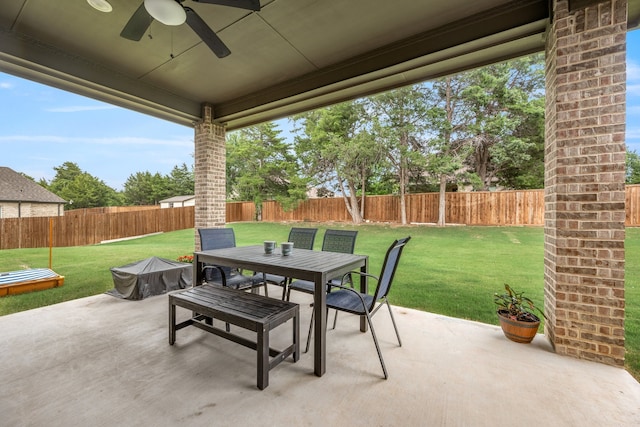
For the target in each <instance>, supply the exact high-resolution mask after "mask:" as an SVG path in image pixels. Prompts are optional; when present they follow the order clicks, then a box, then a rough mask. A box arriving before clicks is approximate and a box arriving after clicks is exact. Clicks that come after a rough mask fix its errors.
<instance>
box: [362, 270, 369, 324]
mask: <svg viewBox="0 0 640 427" xmlns="http://www.w3.org/2000/svg"><path fill="white" fill-rule="evenodd" d="M368 264H369V259H366V260H365V262H364V265H363V266H362V267H360V272H362V273H366V272H368V271H369V266H368ZM368 290H369V289H368V286H367V276H365V275H364V274H360V292H362V293H363V294H366V293H367V292H368ZM360 330H361V331H362V332H367V316H360Z"/></svg>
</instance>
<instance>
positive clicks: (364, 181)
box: [360, 166, 367, 220]
mask: <svg viewBox="0 0 640 427" xmlns="http://www.w3.org/2000/svg"><path fill="white" fill-rule="evenodd" d="M361 176H362V183H361V185H360V186H361V188H362V191H361V199H360V218H361V219H362V220H364V202H365V199H366V197H365V196H366V194H367V192H366V191H365V190H366V185H367V178H366V176H365V168H364V166H363V167H362V174H361Z"/></svg>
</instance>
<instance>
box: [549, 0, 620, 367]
mask: <svg viewBox="0 0 640 427" xmlns="http://www.w3.org/2000/svg"><path fill="white" fill-rule="evenodd" d="M581 3H582V4H584V2H581ZM553 7H554V15H553V22H552V25H551V26H550V28H549V32H548V38H547V48H546V49H547V52H546V54H547V58H546V68H547V69H546V79H547V82H546V100H547V101H546V102H547V105H546V142H545V243H544V249H545V251H544V252H545V254H544V269H545V271H544V276H545V277H544V280H545V304H544V305H545V313H546V315H547V316H548V320H547V322H546V327H545V333H546V335H547V336H548V337H549V339H550V340H551V342H552V343H553V345H554V346H555V349H556V352H558V353H561V354H565V355H569V356H574V357H578V358H582V359H589V360H594V361H598V362H602V363H606V364H611V365H616V366H624V236H625V230H624V220H625V187H624V180H625V92H626V86H625V81H626V75H625V67H626V58H625V54H626V31H627V24H626V23H627V1H626V0H612V1H607V2H605V1H603V2H598V1H597V0H596V1H592V2H590V3H589V6H588V7H586V8H582V9H579V10H569V2H568V1H567V0H554V1H553Z"/></svg>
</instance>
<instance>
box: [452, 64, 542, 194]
mask: <svg viewBox="0 0 640 427" xmlns="http://www.w3.org/2000/svg"><path fill="white" fill-rule="evenodd" d="M456 78H459V79H461V80H462V81H463V84H464V85H465V86H466V87H465V89H464V90H463V93H462V99H463V102H464V109H465V115H466V117H467V119H466V123H465V124H464V126H465V129H464V132H466V134H467V135H468V137H467V141H466V143H467V144H468V145H469V146H470V148H471V149H470V156H469V158H468V159H467V164H468V165H469V167H471V168H472V169H473V170H474V171H475V173H476V174H477V175H478V177H479V179H480V182H481V184H482V189H483V190H486V189H488V188H489V187H490V186H492V185H494V184H495V182H496V181H497V180H498V178H499V177H500V176H502V175H503V174H504V171H505V170H507V169H511V170H513V169H514V168H519V167H520V166H522V165H525V164H526V163H527V162H530V161H531V159H532V158H531V153H532V152H533V153H535V152H536V151H538V152H539V147H540V145H539V144H540V142H541V139H540V138H541V136H542V135H541V134H540V131H539V129H540V125H539V121H540V120H543V116H542V115H541V112H543V111H544V104H543V102H542V101H541V99H543V98H544V92H543V90H544V62H543V60H542V55H540V54H536V55H531V56H527V57H524V58H520V59H517V60H513V61H507V62H503V63H500V64H493V65H489V66H486V67H483V68H479V69H476V70H472V71H469V72H466V73H462V74H460V75H459V76H457V77H456ZM532 117H533V118H535V119H536V120H537V121H538V124H536V123H533V124H532V123H531V120H532ZM525 130H529V131H530V132H525Z"/></svg>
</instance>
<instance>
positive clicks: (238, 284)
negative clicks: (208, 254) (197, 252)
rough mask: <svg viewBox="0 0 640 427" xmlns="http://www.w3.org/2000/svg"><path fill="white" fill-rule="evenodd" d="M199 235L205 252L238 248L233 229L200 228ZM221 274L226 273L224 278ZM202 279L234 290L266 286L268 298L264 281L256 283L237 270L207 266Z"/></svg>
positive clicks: (250, 277)
mask: <svg viewBox="0 0 640 427" xmlns="http://www.w3.org/2000/svg"><path fill="white" fill-rule="evenodd" d="M198 234H199V235H200V247H201V248H202V250H203V251H207V250H211V249H224V248H234V247H235V246H236V235H235V232H234V231H233V228H199V229H198ZM221 272H223V273H224V277H222V275H221ZM202 277H203V278H204V281H205V282H207V283H216V284H221V285H223V286H227V287H229V288H233V289H241V290H245V289H252V288H257V287H260V286H264V288H265V289H264V292H265V296H268V294H267V286H266V284H263V283H262V280H260V281H256V280H255V279H254V278H253V277H252V276H246V275H244V274H242V272H241V271H240V270H238V269H237V268H231V267H226V266H215V265H210V264H209V265H205V266H204V267H203V268H202Z"/></svg>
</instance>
